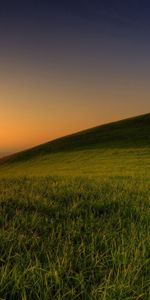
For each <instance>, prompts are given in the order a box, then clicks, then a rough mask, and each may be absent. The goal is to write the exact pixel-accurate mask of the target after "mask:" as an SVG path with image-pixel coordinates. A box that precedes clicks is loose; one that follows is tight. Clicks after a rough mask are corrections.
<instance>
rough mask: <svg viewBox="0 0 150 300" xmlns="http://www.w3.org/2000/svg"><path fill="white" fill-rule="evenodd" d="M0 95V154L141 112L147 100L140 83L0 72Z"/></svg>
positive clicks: (144, 86)
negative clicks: (85, 80)
mask: <svg viewBox="0 0 150 300" xmlns="http://www.w3.org/2000/svg"><path fill="white" fill-rule="evenodd" d="M112 78H113V75H112ZM132 86H133V87H132ZM131 87H132V88H131ZM0 91H1V98H0V127H1V130H0V152H7V151H10V152H15V151H19V150H22V149H25V148H29V147H32V146H34V145H38V144H41V143H44V142H47V141H49V140H52V139H55V138H57V137H60V136H63V135H66V134H70V133H73V132H76V131H80V130H82V129H86V128H90V127H93V126H96V125H100V124H103V123H107V122H111V121H115V120H117V119H122V118H126V117H130V116H133V115H138V114H142V113H146V112H148V111H147V107H148V102H149V96H150V92H149V90H148V86H146V83H144V82H143V85H139V83H138V81H135V82H130V81H127V82H125V83H124V82H123V83H119V81H118V82H117V80H116V82H115V83H114V82H113V80H112V82H111V81H108V80H105V79H104V80H103V78H100V80H99V82H97V83H95V82H94V80H93V82H92V81H91V79H89V82H88V81H87V82H83V80H82V77H81V78H73V76H72V78H70V79H68V78H67V76H64V78H62V79H61V81H60V80H58V79H57V76H56V77H54V78H53V77H52V76H50V75H45V77H44V76H43V77H42V76H41V78H39V77H38V76H37V75H36V74H24V73H23V72H22V73H21V74H20V73H19V72H18V71H17V70H15V72H14V73H11V72H10V73H7V74H4V73H0ZM143 98H144V99H145V102H144V103H143V106H142V110H141V105H140V102H141V101H142V99H143ZM120 99H121V100H122V101H120Z"/></svg>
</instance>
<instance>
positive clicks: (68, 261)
mask: <svg viewBox="0 0 150 300" xmlns="http://www.w3.org/2000/svg"><path fill="white" fill-rule="evenodd" d="M149 187H150V114H147V115H143V116H139V117H136V118H131V119H127V120H123V121H119V122H114V123H111V124H106V125H103V126H98V127H95V128H92V129H89V130H86V131H82V132H79V133H76V134H73V135H70V136H66V137H64V138H60V139H57V140H54V141H52V142H49V143H46V144H44V145H40V146H38V147H35V148H33V149H29V150H27V151H23V152H20V153H18V154H15V155H12V156H9V157H6V158H3V159H1V160H0V299H7V300H125V299H126V300H127V299H128V300H138V299H139V300H149V299H150V255H149V254H150V231H149V228H150V188H149Z"/></svg>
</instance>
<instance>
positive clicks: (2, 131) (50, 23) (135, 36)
mask: <svg viewBox="0 0 150 300" xmlns="http://www.w3.org/2000/svg"><path fill="white" fill-rule="evenodd" d="M149 111H150V2H149V1H145V0H141V1H138V0H136V1H134V0H130V1H129V0H124V1H120V0H118V1H116V0H114V1H112V0H111V1H110V0H108V1H107V0H103V1H100V0H99V1H98V0H91V1H89V0H81V1H78V0H76V1H69V0H68V1H66V0H65V1H63V0H59V1H57V0H55V1H44V0H41V1H38V0H36V1H32V0H30V1H28V0H26V1H15V0H14V1H7V0H5V1H3V3H1V6H0V153H6V152H15V151H18V150H21V149H24V148H28V147H30V146H33V145H36V144H39V143H43V142H45V141H49V140H51V139H53V138H56V137H59V136H62V135H65V134H68V133H72V132H75V131H79V130H82V129H85V128H89V127H92V126H95V125H99V124H102V123H106V122H111V121H113V120H117V119H122V118H126V117H130V116H134V115H138V114H143V113H147V112H149Z"/></svg>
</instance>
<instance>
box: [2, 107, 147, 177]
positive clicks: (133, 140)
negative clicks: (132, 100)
mask: <svg viewBox="0 0 150 300" xmlns="http://www.w3.org/2000/svg"><path fill="white" fill-rule="evenodd" d="M145 171H146V172H147V173H150V113H149V114H146V115H142V116H138V117H134V118H130V119H126V120H122V121H118V122H113V123H110V124H106V125H101V126H97V127H95V128H92V129H88V130H85V131H81V132H78V133H75V134H72V135H68V136H65V137H63V138H59V139H56V140H53V141H51V142H49V143H46V144H43V145H40V146H37V147H34V148H32V149H29V150H26V151H23V152H20V153H17V154H14V155H12V156H9V157H6V158H3V159H0V175H1V176H5V175H6V174H7V175H13V176H14V175H72V174H73V175H83V174H86V175H87V174H88V175H90V174H92V175H93V174H94V175H104V174H107V175H108V174H109V175H110V174H114V172H115V174H117V175H120V174H131V173H133V172H135V173H136V172H139V173H141V172H145Z"/></svg>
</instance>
